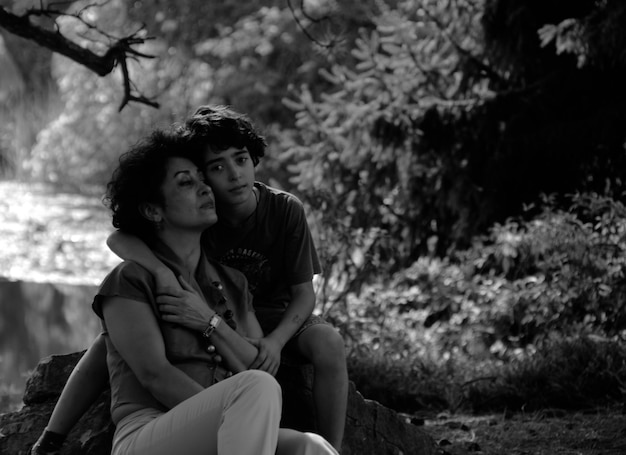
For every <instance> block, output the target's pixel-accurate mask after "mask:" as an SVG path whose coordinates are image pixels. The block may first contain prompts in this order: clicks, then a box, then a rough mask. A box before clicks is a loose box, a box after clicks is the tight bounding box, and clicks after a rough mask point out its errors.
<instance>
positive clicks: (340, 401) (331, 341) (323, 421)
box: [292, 323, 348, 451]
mask: <svg viewBox="0 0 626 455" xmlns="http://www.w3.org/2000/svg"><path fill="white" fill-rule="evenodd" d="M305 325H306V323H305ZM292 341H295V346H294V347H295V348H296V349H297V350H298V351H299V352H300V353H301V354H302V355H303V356H304V357H306V358H307V359H308V360H309V361H310V362H311V363H312V364H313V369H314V371H315V377H314V379H313V401H314V403H315V410H316V414H317V427H318V430H319V432H320V434H321V435H322V436H323V437H324V438H326V440H328V442H330V443H331V444H332V445H333V447H335V448H336V449H337V450H338V451H339V450H341V442H342V440H343V432H344V428H345V423H346V411H347V406H348V368H347V365H346V354H345V347H344V342H343V339H342V338H341V335H339V333H338V332H337V331H336V330H335V329H334V328H333V327H332V326H331V325H328V324H314V325H311V326H309V327H307V328H306V329H305V330H304V331H302V332H301V333H300V334H298V335H297V337H296V338H295V340H292Z"/></svg>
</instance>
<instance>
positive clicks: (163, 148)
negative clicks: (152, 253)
mask: <svg viewBox="0 0 626 455" xmlns="http://www.w3.org/2000/svg"><path fill="white" fill-rule="evenodd" d="M193 155H194V154H192V153H191V151H190V147H189V144H188V140H187V139H186V138H185V137H183V136H181V135H180V134H176V133H175V132H173V131H165V130H155V131H154V132H153V133H152V134H150V135H149V136H148V137H146V138H144V139H143V140H141V141H140V142H138V143H137V144H136V145H135V146H133V147H132V148H131V149H130V150H129V151H128V152H126V153H124V154H122V155H121V156H120V159H119V165H118V167H117V168H116V169H115V171H113V175H112V177H111V180H110V181H109V183H108V184H107V192H106V195H105V196H104V199H103V202H104V204H105V205H106V206H107V207H108V208H109V209H110V210H111V212H112V218H113V219H112V223H113V226H114V227H115V228H117V229H121V230H122V231H125V232H128V233H129V234H133V235H136V236H138V237H139V238H141V239H143V240H144V241H150V240H152V239H153V237H154V233H155V225H154V223H153V222H152V221H150V220H148V219H146V218H145V217H144V216H143V215H142V213H141V207H142V205H143V204H145V203H156V204H162V203H163V195H162V193H161V184H162V183H163V180H164V178H165V175H166V172H167V163H168V160H169V159H170V158H173V157H182V158H188V159H191V160H193ZM195 155H196V157H197V154H195Z"/></svg>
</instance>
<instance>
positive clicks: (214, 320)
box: [202, 313, 222, 339]
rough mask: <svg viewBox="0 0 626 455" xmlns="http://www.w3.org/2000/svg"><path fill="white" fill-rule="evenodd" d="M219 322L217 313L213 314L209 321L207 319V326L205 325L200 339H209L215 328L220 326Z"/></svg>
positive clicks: (220, 320) (220, 319)
mask: <svg viewBox="0 0 626 455" xmlns="http://www.w3.org/2000/svg"><path fill="white" fill-rule="evenodd" d="M220 322H222V318H220V317H219V315H218V314H217V313H214V314H213V316H211V319H209V325H207V327H206V329H204V331H203V332H202V337H203V338H207V339H208V338H211V335H213V332H215V329H217V326H218V325H220Z"/></svg>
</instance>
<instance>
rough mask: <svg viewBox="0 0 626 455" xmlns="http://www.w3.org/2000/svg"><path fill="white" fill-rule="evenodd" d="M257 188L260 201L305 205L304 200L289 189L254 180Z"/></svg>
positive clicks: (271, 203) (283, 204)
mask: <svg viewBox="0 0 626 455" xmlns="http://www.w3.org/2000/svg"><path fill="white" fill-rule="evenodd" d="M254 186H255V188H256V189H257V190H258V191H259V199H260V201H265V202H267V203H268V204H270V205H278V206H289V205H296V206H299V207H303V204H302V201H300V199H298V197H297V196H296V195H294V194H292V193H289V192H288V191H284V190H280V189H278V188H275V187H273V186H269V185H266V184H265V183H262V182H254Z"/></svg>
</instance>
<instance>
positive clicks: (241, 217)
mask: <svg viewBox="0 0 626 455" xmlns="http://www.w3.org/2000/svg"><path fill="white" fill-rule="evenodd" d="M252 192H253V194H254V197H252V198H250V199H249V200H248V201H246V203H245V204H241V205H237V206H230V207H227V206H222V207H219V213H218V218H219V219H220V220H221V221H223V222H224V223H225V224H227V225H229V226H233V227H239V226H242V225H243V224H244V223H245V222H246V221H248V220H249V219H250V217H252V215H253V214H254V212H255V211H256V209H257V206H258V205H259V193H258V190H257V189H256V187H254V188H253V189H252Z"/></svg>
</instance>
